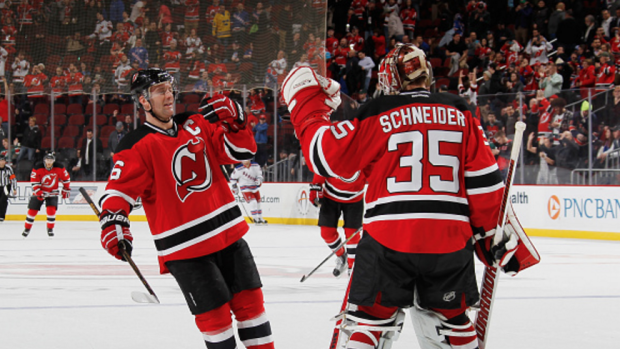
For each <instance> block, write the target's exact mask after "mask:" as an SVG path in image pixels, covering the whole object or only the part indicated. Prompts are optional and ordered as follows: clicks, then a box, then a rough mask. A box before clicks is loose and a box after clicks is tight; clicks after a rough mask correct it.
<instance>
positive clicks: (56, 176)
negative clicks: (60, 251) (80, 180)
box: [22, 153, 71, 237]
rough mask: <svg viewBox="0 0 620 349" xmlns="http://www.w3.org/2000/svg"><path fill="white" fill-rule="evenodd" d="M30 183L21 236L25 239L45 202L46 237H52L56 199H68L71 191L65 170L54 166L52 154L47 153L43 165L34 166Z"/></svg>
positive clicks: (56, 205)
mask: <svg viewBox="0 0 620 349" xmlns="http://www.w3.org/2000/svg"><path fill="white" fill-rule="evenodd" d="M30 183H32V197H31V198H30V202H29V203H28V213H27V214H26V223H25V228H24V232H23V233H22V235H23V236H24V237H27V236H28V234H30V229H32V225H33V224H34V219H35V217H36V216H37V214H38V213H39V211H40V210H41V206H43V202H45V211H46V213H47V235H48V236H50V237H52V236H54V225H55V224H56V210H57V209H58V197H59V196H62V198H63V199H68V198H69V194H70V193H71V189H70V188H69V186H70V183H71V180H70V179H69V173H67V170H66V169H65V168H64V167H62V166H60V165H57V164H56V157H55V156H54V153H47V154H45V156H44V157H43V163H39V164H37V165H35V167H34V168H33V169H32V172H31V173H30Z"/></svg>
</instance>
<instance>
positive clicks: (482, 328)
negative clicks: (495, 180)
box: [474, 121, 525, 349]
mask: <svg viewBox="0 0 620 349" xmlns="http://www.w3.org/2000/svg"><path fill="white" fill-rule="evenodd" d="M523 131H525V123H524V122H522V121H517V123H516V124H515V136H514V140H513V142H512V151H511V152H510V163H509V164H508V175H507V176H506V186H505V187H504V194H503V195H502V201H501V204H500V208H499V217H498V218H497V227H496V228H495V236H494V237H493V244H494V245H497V244H498V243H500V242H501V241H502V239H503V238H504V237H505V236H504V225H505V224H506V218H507V215H508V210H507V206H508V198H509V196H510V188H511V187H512V182H513V180H514V172H515V168H516V167H517V159H518V157H519V152H520V151H521V143H523ZM498 271H499V270H498V268H497V267H485V268H484V275H483V277H482V284H481V285H480V310H478V313H477V314H476V320H475V325H474V327H475V328H476V334H477V335H478V347H479V348H480V349H485V348H486V345H487V342H488V339H489V323H490V320H491V311H492V310H493V300H494V298H495V291H496V290H497V284H498V282H499V272H498Z"/></svg>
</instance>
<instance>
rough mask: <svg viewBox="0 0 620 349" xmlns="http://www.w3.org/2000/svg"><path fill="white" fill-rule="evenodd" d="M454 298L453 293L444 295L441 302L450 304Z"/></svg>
mask: <svg viewBox="0 0 620 349" xmlns="http://www.w3.org/2000/svg"><path fill="white" fill-rule="evenodd" d="M455 298H456V293H455V292H454V291H451V292H447V293H444V295H443V301H444V302H452V301H453V300H454V299H455Z"/></svg>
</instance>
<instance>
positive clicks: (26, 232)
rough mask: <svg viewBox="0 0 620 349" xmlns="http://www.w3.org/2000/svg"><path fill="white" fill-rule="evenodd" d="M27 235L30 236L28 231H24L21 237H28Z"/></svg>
mask: <svg viewBox="0 0 620 349" xmlns="http://www.w3.org/2000/svg"><path fill="white" fill-rule="evenodd" d="M28 234H30V229H24V232H23V233H22V236H23V237H28Z"/></svg>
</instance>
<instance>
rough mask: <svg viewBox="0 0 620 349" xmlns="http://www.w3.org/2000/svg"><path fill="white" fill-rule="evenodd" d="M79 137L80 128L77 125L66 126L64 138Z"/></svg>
mask: <svg viewBox="0 0 620 349" xmlns="http://www.w3.org/2000/svg"><path fill="white" fill-rule="evenodd" d="M79 135H80V128H79V127H77V126H75V125H68V126H65V129H64V130H63V131H62V136H63V137H71V138H75V137H77V136H79Z"/></svg>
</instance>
